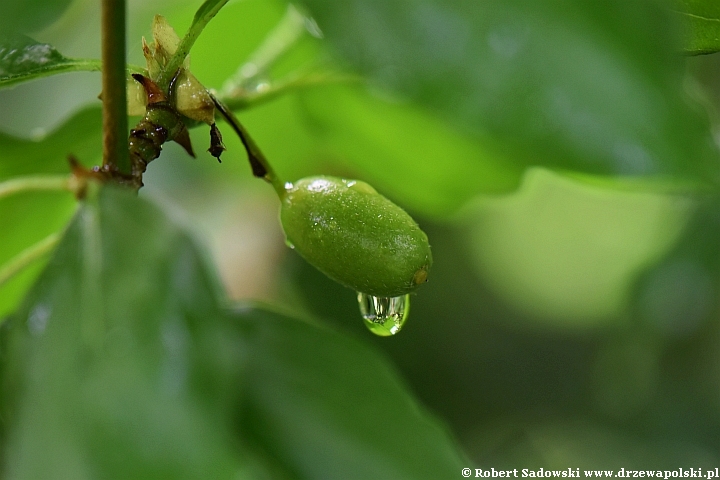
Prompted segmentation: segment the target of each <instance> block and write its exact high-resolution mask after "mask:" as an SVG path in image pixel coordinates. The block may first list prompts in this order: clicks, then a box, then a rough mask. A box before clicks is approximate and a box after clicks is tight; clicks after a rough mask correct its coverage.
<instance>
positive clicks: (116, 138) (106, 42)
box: [102, 0, 130, 175]
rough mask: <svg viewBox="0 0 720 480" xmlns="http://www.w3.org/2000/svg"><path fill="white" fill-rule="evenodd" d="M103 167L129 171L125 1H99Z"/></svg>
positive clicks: (111, 169) (121, 171)
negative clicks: (100, 17) (100, 5)
mask: <svg viewBox="0 0 720 480" xmlns="http://www.w3.org/2000/svg"><path fill="white" fill-rule="evenodd" d="M102 62H103V69H102V91H103V93H102V97H103V166H104V167H106V168H107V169H109V170H110V171H118V172H120V173H122V174H126V175H127V174H129V173H130V157H129V156H128V145H127V143H128V140H127V137H128V125H127V93H126V88H127V86H126V80H125V0H102Z"/></svg>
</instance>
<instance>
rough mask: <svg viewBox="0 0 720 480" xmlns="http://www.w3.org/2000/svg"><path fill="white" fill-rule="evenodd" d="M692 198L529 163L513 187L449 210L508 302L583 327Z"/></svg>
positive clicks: (613, 308) (608, 316)
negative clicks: (512, 190) (593, 180)
mask: <svg viewBox="0 0 720 480" xmlns="http://www.w3.org/2000/svg"><path fill="white" fill-rule="evenodd" d="M695 207H696V202H695V201H694V200H693V198H692V197H687V196H682V195H671V194H663V193H657V192H652V191H638V190H624V189H622V188H607V187H606V186H605V185H601V186H598V185H595V184H592V183H589V182H586V181H582V182H579V181H577V180H576V179H574V178H568V177H565V176H562V175H559V174H557V173H555V172H552V171H548V170H545V169H540V168H534V169H531V170H528V171H527V174H526V175H525V178H524V181H523V185H522V187H521V188H520V189H519V190H518V191H517V192H516V193H513V194H512V195H506V196H503V197H496V198H487V197H481V198H478V199H477V200H476V201H475V202H473V203H471V204H470V205H469V206H468V208H467V209H466V210H464V212H463V214H462V215H460V216H459V217H458V219H459V220H460V221H461V223H462V224H463V225H466V226H468V230H469V232H470V238H471V239H470V248H471V251H472V254H473V256H474V259H475V266H476V268H477V269H478V272H479V273H480V275H481V276H482V277H483V279H484V280H485V282H486V283H487V285H489V286H490V287H491V288H492V289H493V290H494V291H495V292H496V293H497V294H499V295H500V296H501V297H502V298H503V299H505V300H506V301H507V302H508V303H509V304H511V305H513V306H515V307H516V308H518V309H519V310H520V311H523V312H526V313H527V314H528V315H530V316H532V317H536V318H538V319H542V321H543V322H547V323H550V324H554V325H558V326H564V327H589V326H598V325H602V324H604V323H605V322H608V321H610V322H614V321H617V320H618V319H619V318H621V317H620V316H621V314H622V313H623V312H624V311H627V309H628V307H629V304H630V299H631V295H630V293H631V287H632V286H633V282H634V281H635V279H636V278H637V276H638V275H639V274H640V272H641V271H642V270H643V269H644V268H646V267H647V266H648V265H652V264H653V263H655V262H657V261H658V260H660V259H661V258H662V257H663V256H664V255H665V254H667V253H668V252H669V251H670V249H671V248H672V247H673V246H674V244H675V243H676V242H677V240H678V239H679V238H680V236H681V235H682V233H683V230H684V227H685V225H686V224H687V222H688V219H689V218H690V217H691V214H692V211H693V209H694V208H695ZM588 272H591V274H588Z"/></svg>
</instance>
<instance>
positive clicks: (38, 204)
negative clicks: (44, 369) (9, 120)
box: [0, 108, 102, 318]
mask: <svg viewBox="0 0 720 480" xmlns="http://www.w3.org/2000/svg"><path fill="white" fill-rule="evenodd" d="M100 129H101V119H100V109H99V108H90V109H86V110H83V111H81V112H78V113H77V114H76V115H75V116H74V117H73V118H71V119H70V120H68V121H67V122H66V123H65V124H64V125H63V126H62V127H60V128H59V129H58V130H56V131H55V132H53V133H51V134H50V135H48V136H47V137H45V138H44V139H43V140H40V141H31V140H21V139H18V138H15V137H12V136H10V135H6V134H2V133H0V181H2V180H6V179H9V178H12V177H15V176H20V175H31V174H37V173H58V174H62V173H67V174H69V173H70V168H69V165H68V162H67V157H68V155H69V154H74V155H76V156H77V158H79V159H81V160H83V163H85V164H86V165H90V164H92V163H93V162H94V161H96V160H97V159H98V158H99V156H100V149H101V148H102V147H101V146H102V143H101V138H100V135H101V132H100ZM75 204H76V201H75V199H74V198H72V196H71V195H70V194H68V193H66V192H59V193H32V194H23V195H17V196H14V197H10V198H3V199H0V225H2V235H0V265H2V264H5V262H7V261H8V260H10V259H11V258H13V257H14V256H15V255H17V254H18V253H20V252H21V251H23V250H24V249H25V248H27V247H29V246H30V245H32V244H34V243H35V242H38V241H40V240H41V239H43V238H45V237H46V236H47V235H49V234H51V233H53V232H56V231H58V230H60V229H61V228H63V226H64V225H65V224H66V223H67V222H68V220H70V217H71V215H72V212H73V211H74V209H75ZM37 274H38V270H37V269H33V271H32V272H24V273H23V274H22V275H19V276H18V278H15V279H13V280H11V281H10V282H8V283H7V284H5V285H2V286H1V287H0V318H2V317H4V316H5V315H7V314H8V313H10V312H11V311H12V310H13V309H14V308H15V307H16V306H17V304H18V302H19V301H20V299H21V298H22V297H23V295H24V294H25V292H26V291H27V289H28V288H29V287H30V285H31V284H32V282H33V280H34V279H35V277H36V276H37Z"/></svg>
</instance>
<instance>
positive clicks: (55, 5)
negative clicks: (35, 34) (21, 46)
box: [0, 0, 71, 36]
mask: <svg viewBox="0 0 720 480" xmlns="http://www.w3.org/2000/svg"><path fill="white" fill-rule="evenodd" d="M70 3H71V0H4V1H3V3H2V7H0V8H1V9H2V10H1V14H0V36H2V35H4V34H6V33H7V32H29V31H34V30H39V29H41V28H43V27H46V26H48V25H50V24H51V23H52V22H54V21H55V20H56V19H57V18H58V17H59V16H60V15H61V14H62V13H63V12H64V11H65V9H66V8H67V7H68V5H70Z"/></svg>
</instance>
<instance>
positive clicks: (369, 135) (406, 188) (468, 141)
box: [303, 87, 522, 218]
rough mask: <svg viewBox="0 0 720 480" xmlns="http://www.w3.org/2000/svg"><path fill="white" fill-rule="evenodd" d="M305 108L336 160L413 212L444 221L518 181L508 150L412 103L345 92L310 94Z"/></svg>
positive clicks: (305, 97) (339, 89) (337, 89)
mask: <svg viewBox="0 0 720 480" xmlns="http://www.w3.org/2000/svg"><path fill="white" fill-rule="evenodd" d="M303 103H304V105H305V106H306V108H307V111H308V113H310V114H311V115H312V118H313V120H314V121H315V123H316V125H315V126H316V129H315V130H316V135H317V136H318V137H319V138H320V139H321V140H322V141H323V142H324V144H325V146H326V149H327V150H329V152H331V154H332V155H333V157H334V159H336V160H337V161H338V162H339V163H341V164H345V165H347V167H348V168H350V169H351V170H352V171H353V172H354V173H355V174H356V175H359V176H360V177H361V178H363V179H366V180H367V181H369V182H370V183H371V184H372V185H373V186H374V187H375V188H377V189H378V191H380V192H381V193H382V194H383V195H385V196H387V197H389V198H391V199H394V200H397V201H398V202H400V203H401V204H403V205H404V206H406V207H409V208H410V209H412V210H414V211H418V212H422V213H423V214H425V215H429V216H434V217H438V218H442V217H446V216H447V215H448V214H449V213H452V212H454V211H456V210H457V209H458V208H459V207H460V206H462V205H463V204H464V203H465V202H467V201H468V200H469V199H471V198H472V197H474V196H475V195H476V194H477V193H478V192H483V193H501V192H506V191H509V190H512V189H514V188H516V187H517V186H518V184H519V183H520V177H521V175H522V170H521V169H520V168H518V167H516V166H514V165H513V162H512V161H511V158H512V157H511V156H509V155H508V154H509V153H510V152H509V151H508V149H505V150H503V149H501V148H500V147H499V146H498V145H496V144H494V142H493V141H492V140H491V139H490V138H485V139H483V140H477V139H475V138H472V137H471V136H468V135H463V134H462V133H460V132H458V131H457V130H454V129H453V128H451V127H450V126H448V125H447V124H446V123H444V122H442V121H440V120H439V119H438V118H437V117H435V116H433V115H430V114H428V112H426V111H423V110H422V109H421V108H417V107H416V106H414V105H407V104H393V103H389V102H387V101H385V100H383V99H381V98H378V97H376V96H373V95H371V94H370V93H369V92H367V91H366V90H364V89H363V88H347V87H335V88H322V89H316V90H313V91H309V92H307V93H304V94H303ZM503 160H505V161H503Z"/></svg>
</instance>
